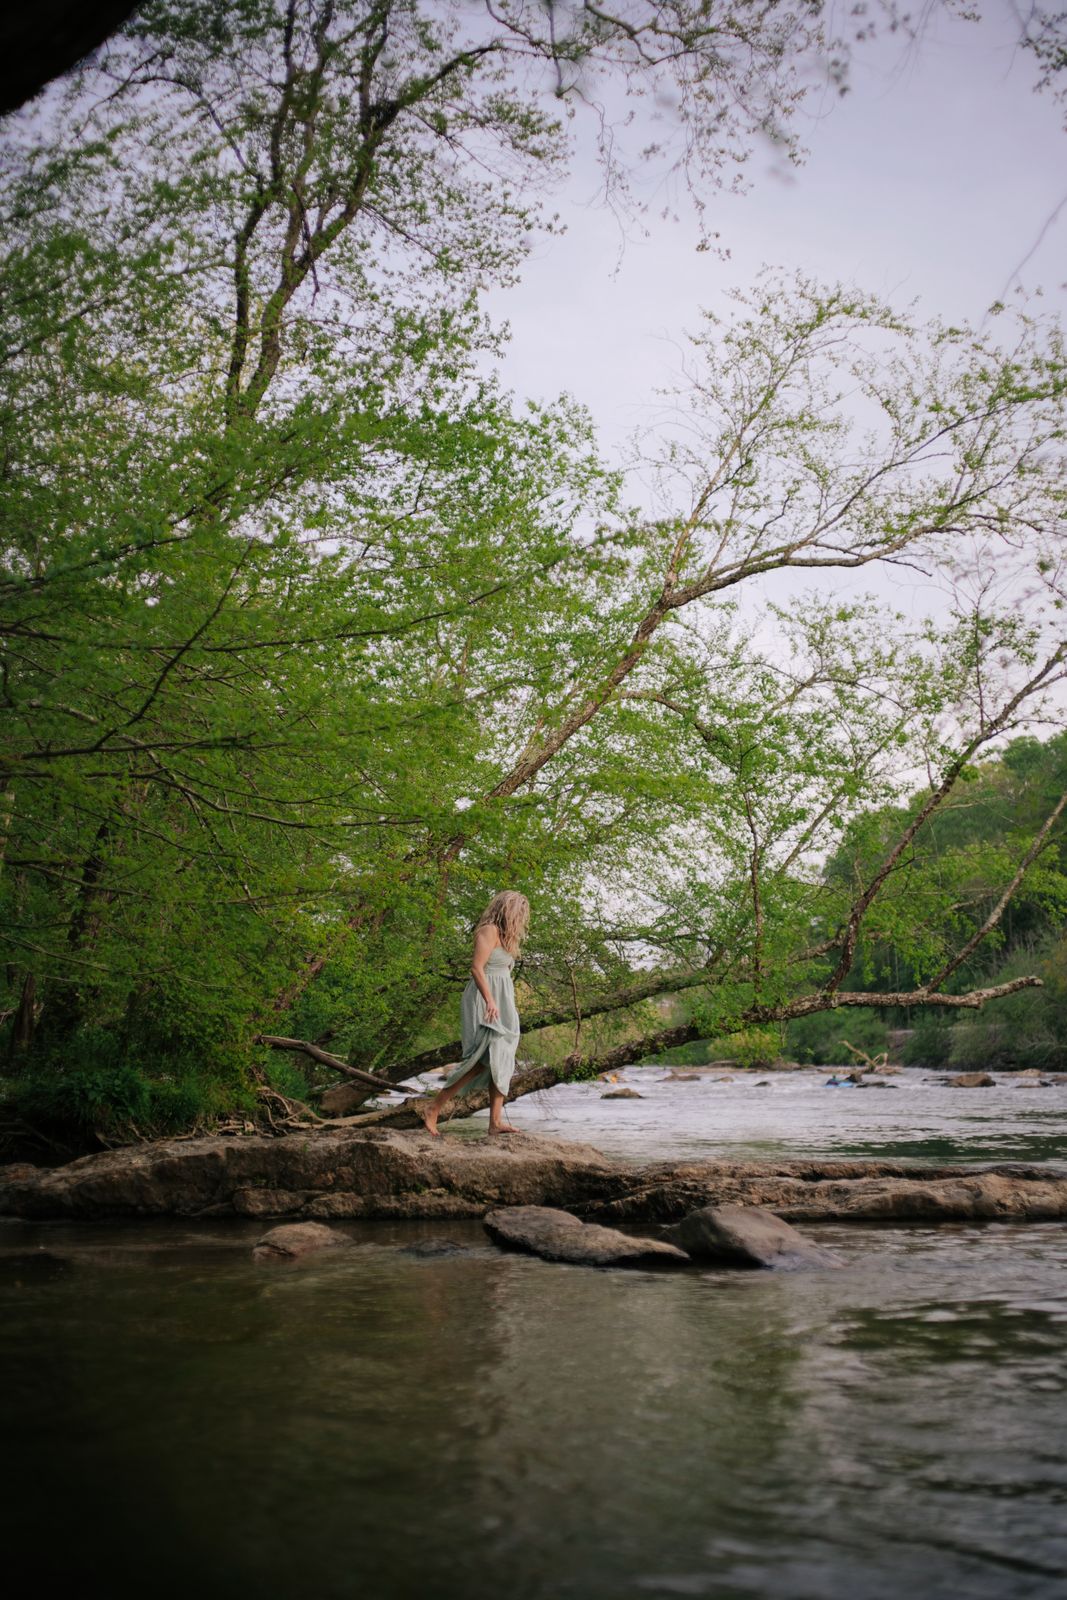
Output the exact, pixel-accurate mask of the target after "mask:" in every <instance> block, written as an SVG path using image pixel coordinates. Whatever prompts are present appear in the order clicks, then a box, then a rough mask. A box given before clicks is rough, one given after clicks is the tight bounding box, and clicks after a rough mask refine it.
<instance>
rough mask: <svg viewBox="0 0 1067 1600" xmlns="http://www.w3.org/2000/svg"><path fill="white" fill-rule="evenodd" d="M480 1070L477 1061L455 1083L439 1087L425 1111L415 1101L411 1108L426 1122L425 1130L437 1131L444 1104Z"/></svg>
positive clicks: (429, 1131)
mask: <svg viewBox="0 0 1067 1600" xmlns="http://www.w3.org/2000/svg"><path fill="white" fill-rule="evenodd" d="M481 1070H482V1066H481V1063H480V1062H477V1063H476V1064H475V1065H474V1066H473V1067H471V1069H470V1071H469V1072H465V1073H464V1074H463V1076H462V1078H457V1080H456V1082H455V1083H450V1084H449V1086H448V1088H447V1089H439V1090H438V1092H437V1093H436V1094H435V1095H434V1097H433V1099H432V1100H431V1101H430V1104H429V1105H428V1106H427V1107H426V1109H425V1111H424V1110H423V1109H422V1105H421V1103H420V1102H419V1101H418V1100H416V1101H415V1103H414V1106H413V1109H414V1110H415V1111H416V1112H417V1113H418V1115H419V1116H420V1117H421V1118H422V1120H423V1122H424V1123H425V1124H426V1130H427V1132H428V1133H432V1134H436V1133H437V1119H438V1117H439V1116H440V1115H441V1112H442V1111H443V1110H444V1109H445V1106H447V1104H448V1102H449V1101H450V1100H454V1099H455V1097H456V1095H457V1094H458V1093H459V1091H460V1090H461V1089H462V1087H463V1085H464V1084H465V1083H470V1081H471V1079H472V1078H476V1077H477V1076H478V1074H479V1072H481Z"/></svg>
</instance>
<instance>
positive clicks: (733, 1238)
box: [666, 1205, 842, 1272]
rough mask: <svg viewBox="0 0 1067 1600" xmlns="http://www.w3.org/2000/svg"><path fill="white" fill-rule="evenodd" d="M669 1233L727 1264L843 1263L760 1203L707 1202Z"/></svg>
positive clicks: (695, 1252) (698, 1253)
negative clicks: (749, 1204)
mask: <svg viewBox="0 0 1067 1600" xmlns="http://www.w3.org/2000/svg"><path fill="white" fill-rule="evenodd" d="M666 1237H667V1238H668V1239H670V1240H672V1241H673V1242H674V1243H676V1244H680V1245H681V1247H682V1249H683V1250H685V1251H686V1252H687V1254H689V1255H691V1256H695V1257H696V1258H697V1259H699V1260H702V1261H718V1262H721V1263H722V1264H723V1265H724V1266H734V1267H773V1268H776V1269H777V1270H778V1271H786V1272H795V1271H796V1270H797V1269H798V1268H801V1267H839V1266H841V1264H842V1263H841V1259H840V1257H839V1256H835V1255H834V1253H833V1251H831V1250H824V1249H823V1248H822V1246H821V1245H817V1244H813V1243H812V1242H811V1240H810V1239H806V1238H805V1237H804V1235H803V1234H802V1233H800V1232H799V1231H798V1230H797V1229H796V1228H794V1227H792V1226H791V1225H790V1224H789V1223H788V1222H783V1221H782V1219H781V1217H776V1216H775V1214H774V1212H773V1211H765V1210H764V1209H763V1208H762V1207H761V1206H735V1205H725V1206H702V1207H701V1208H700V1210H699V1211H691V1212H690V1213H689V1215H688V1216H687V1217H683V1218H682V1220H681V1222H678V1223H675V1225H674V1226H673V1227H672V1228H668V1229H667V1230H666Z"/></svg>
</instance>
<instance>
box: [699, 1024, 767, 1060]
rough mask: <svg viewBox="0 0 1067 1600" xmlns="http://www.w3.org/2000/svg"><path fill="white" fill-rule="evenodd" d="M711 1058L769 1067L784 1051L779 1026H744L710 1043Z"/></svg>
mask: <svg viewBox="0 0 1067 1600" xmlns="http://www.w3.org/2000/svg"><path fill="white" fill-rule="evenodd" d="M710 1052H711V1055H710V1057H709V1058H710V1059H716V1060H717V1059H718V1058H719V1057H721V1058H722V1059H723V1060H725V1061H736V1062H737V1065H738V1066H739V1067H768V1066H770V1064H771V1062H772V1061H775V1060H777V1058H778V1057H779V1056H780V1055H781V1053H782V1035H781V1030H780V1029H778V1028H743V1029H742V1030H741V1031H740V1032H739V1033H731V1034H727V1035H726V1037H725V1038H723V1039H713V1040H712V1041H711V1043H710Z"/></svg>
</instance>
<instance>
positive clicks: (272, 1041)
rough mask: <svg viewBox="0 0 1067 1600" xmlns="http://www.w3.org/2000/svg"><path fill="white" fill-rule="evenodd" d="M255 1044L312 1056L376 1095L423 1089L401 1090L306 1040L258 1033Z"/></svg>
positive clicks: (408, 1092)
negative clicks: (363, 1085) (351, 1065)
mask: <svg viewBox="0 0 1067 1600" xmlns="http://www.w3.org/2000/svg"><path fill="white" fill-rule="evenodd" d="M252 1042H253V1044H269V1045H270V1047H271V1049H272V1050H295V1051H299V1052H300V1053H301V1054H303V1055H306V1056H310V1057H311V1059H312V1061H318V1062H319V1063H320V1064H321V1065H322V1066H324V1067H330V1068H331V1069H332V1070H333V1071H334V1072H341V1073H343V1074H344V1076H345V1077H346V1078H352V1079H353V1080H354V1081H355V1082H356V1083H361V1084H365V1085H366V1086H367V1088H369V1089H373V1090H374V1092H375V1093H376V1094H409V1095H410V1094H421V1093H422V1090H421V1089H399V1088H397V1086H396V1084H395V1083H389V1082H388V1081H387V1080H386V1079H385V1078H376V1077H375V1075H374V1073H373V1072H363V1071H361V1069H360V1068H359V1067H350V1066H349V1065H348V1062H347V1061H342V1060H341V1058H340V1056H333V1055H331V1054H330V1052H329V1051H328V1050H321V1049H320V1048H319V1046H318V1045H317V1044H309V1043H308V1042H307V1041H306V1040H304V1039H283V1038H281V1037H280V1036H279V1035H277V1034H274V1033H257V1034H256V1037H255V1039H254V1040H253V1041H252Z"/></svg>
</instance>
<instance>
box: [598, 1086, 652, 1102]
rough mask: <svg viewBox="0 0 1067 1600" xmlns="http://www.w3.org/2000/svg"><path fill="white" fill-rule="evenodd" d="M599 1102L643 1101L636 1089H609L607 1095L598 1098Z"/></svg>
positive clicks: (642, 1096)
mask: <svg viewBox="0 0 1067 1600" xmlns="http://www.w3.org/2000/svg"><path fill="white" fill-rule="evenodd" d="M600 1098H601V1100H643V1099H644V1098H645V1097H644V1095H643V1094H638V1092H637V1090H636V1089H611V1090H609V1091H608V1093H607V1094H602V1095H601V1096H600Z"/></svg>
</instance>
